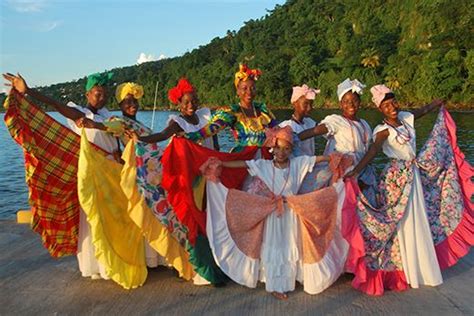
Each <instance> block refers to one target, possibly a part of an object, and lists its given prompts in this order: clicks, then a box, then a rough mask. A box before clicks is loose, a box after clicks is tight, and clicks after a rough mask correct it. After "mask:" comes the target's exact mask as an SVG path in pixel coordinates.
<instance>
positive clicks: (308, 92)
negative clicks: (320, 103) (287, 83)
mask: <svg viewBox="0 0 474 316" xmlns="http://www.w3.org/2000/svg"><path fill="white" fill-rule="evenodd" d="M320 92H321V90H316V89H313V88H310V87H308V86H307V85H305V84H304V85H302V86H301V87H298V86H296V87H293V94H292V95H291V103H293V102H295V101H296V100H298V99H299V98H300V97H301V96H303V95H304V97H305V98H306V99H308V100H314V98H316V94H318V93H320Z"/></svg>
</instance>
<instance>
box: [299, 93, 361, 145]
mask: <svg viewBox="0 0 474 316" xmlns="http://www.w3.org/2000/svg"><path fill="white" fill-rule="evenodd" d="M339 107H340V108H341V112H342V116H344V117H345V118H347V119H349V120H352V121H359V118H358V117H357V111H359V107H360V97H359V95H358V94H357V93H354V92H352V91H348V92H346V93H345V94H344V96H343V97H342V99H341V102H339ZM327 132H328V129H327V127H326V125H324V124H319V125H317V126H315V127H314V128H308V129H307V130H305V131H302V132H301V133H299V134H298V137H299V138H300V140H305V139H308V138H311V137H314V136H320V135H325V134H326V133H327Z"/></svg>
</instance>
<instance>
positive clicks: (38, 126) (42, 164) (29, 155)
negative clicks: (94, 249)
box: [4, 89, 80, 257]
mask: <svg viewBox="0 0 474 316" xmlns="http://www.w3.org/2000/svg"><path fill="white" fill-rule="evenodd" d="M4 107H5V109H6V110H7V111H6V113H5V117H4V119H5V124H6V125H7V127H8V131H9V132H10V135H11V136H12V138H13V139H14V140H15V141H16V142H17V143H18V144H19V145H20V146H22V147H23V150H24V155H25V177H26V183H27V184H28V189H29V203H30V205H31V212H32V223H31V226H32V229H33V230H34V231H35V232H37V233H39V234H40V235H41V239H42V242H43V245H44V247H45V248H46V249H48V251H49V253H50V254H51V256H53V257H61V256H65V255H72V254H75V253H76V251H77V235H78V232H79V200H78V197H77V165H78V159H79V148H80V136H79V135H76V134H75V133H74V132H72V131H71V130H69V129H68V128H66V127H64V126H63V125H61V124H60V123H58V122H57V121H55V120H54V119H53V118H52V117H50V116H49V115H48V114H46V113H45V112H44V111H43V110H41V109H40V108H39V107H38V106H36V105H34V104H33V103H31V101H30V100H27V99H26V98H25V97H23V96H21V95H20V94H18V93H17V92H16V91H15V90H13V89H12V90H11V92H10V95H9V96H8V98H7V99H6V100H5V103H4Z"/></svg>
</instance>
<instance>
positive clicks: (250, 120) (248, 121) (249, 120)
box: [239, 103, 261, 131]
mask: <svg viewBox="0 0 474 316" xmlns="http://www.w3.org/2000/svg"><path fill="white" fill-rule="evenodd" d="M239 108H240V111H241V112H242V114H243V117H244V125H245V126H248V127H249V128H250V129H251V130H253V131H259V130H261V127H260V124H259V120H258V117H257V110H256V109H255V106H254V105H253V104H252V110H253V117H248V116H247V114H245V111H244V109H243V108H242V106H241V104H240V103H239Z"/></svg>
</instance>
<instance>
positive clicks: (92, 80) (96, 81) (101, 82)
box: [86, 72, 114, 92]
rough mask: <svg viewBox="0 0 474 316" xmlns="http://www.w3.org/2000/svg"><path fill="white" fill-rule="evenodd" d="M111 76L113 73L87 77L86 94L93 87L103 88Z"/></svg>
mask: <svg viewBox="0 0 474 316" xmlns="http://www.w3.org/2000/svg"><path fill="white" fill-rule="evenodd" d="M113 75H114V74H113V72H104V73H95V74H92V75H89V76H87V83H86V92H88V91H89V90H90V89H92V88H94V87H95V86H105V85H106V84H107V83H109V81H110V80H111V79H112V76H113Z"/></svg>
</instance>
